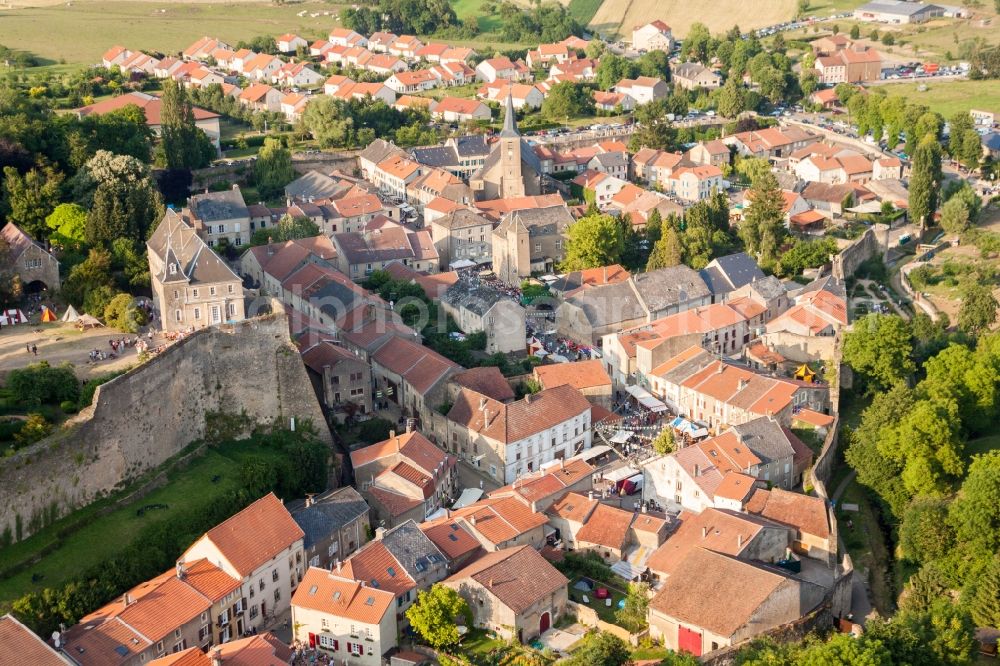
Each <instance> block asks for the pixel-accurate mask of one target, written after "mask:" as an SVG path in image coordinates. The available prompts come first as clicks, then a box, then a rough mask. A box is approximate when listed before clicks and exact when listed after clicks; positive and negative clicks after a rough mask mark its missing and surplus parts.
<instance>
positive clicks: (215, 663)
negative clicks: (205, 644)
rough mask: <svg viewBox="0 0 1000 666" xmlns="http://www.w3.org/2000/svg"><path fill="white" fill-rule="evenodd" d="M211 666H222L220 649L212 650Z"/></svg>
mask: <svg viewBox="0 0 1000 666" xmlns="http://www.w3.org/2000/svg"><path fill="white" fill-rule="evenodd" d="M212 666H222V648H218V647H216V648H213V649H212Z"/></svg>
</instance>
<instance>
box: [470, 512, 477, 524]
mask: <svg viewBox="0 0 1000 666" xmlns="http://www.w3.org/2000/svg"><path fill="white" fill-rule="evenodd" d="M469 522H470V523H472V524H473V525H475V524H476V514H472V515H471V516H469Z"/></svg>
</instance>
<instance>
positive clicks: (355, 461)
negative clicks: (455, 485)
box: [351, 431, 455, 474]
mask: <svg viewBox="0 0 1000 666" xmlns="http://www.w3.org/2000/svg"><path fill="white" fill-rule="evenodd" d="M386 458H392V459H396V458H398V459H400V460H404V461H407V462H409V463H410V464H411V465H413V466H414V467H417V468H418V469H420V470H422V471H423V472H424V473H426V474H433V473H434V472H435V470H437V469H443V470H447V469H450V468H451V467H454V466H455V458H454V456H451V455H449V454H447V453H445V452H444V451H442V450H441V449H439V448H438V447H437V446H435V445H434V444H432V443H431V441H430V440H429V439H427V438H426V437H424V436H423V435H422V434H420V433H419V432H417V431H413V432H408V433H404V434H401V435H395V436H394V437H390V438H389V439H386V440H383V441H381V442H378V443H376V444H372V445H371V446H366V447H363V448H360V449H355V450H354V451H351V465H352V466H353V467H354V469H355V470H358V469H360V468H362V467H364V466H366V465H369V464H371V463H373V462H375V461H376V460H382V459H386Z"/></svg>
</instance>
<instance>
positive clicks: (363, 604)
mask: <svg viewBox="0 0 1000 666" xmlns="http://www.w3.org/2000/svg"><path fill="white" fill-rule="evenodd" d="M395 602H396V596H395V595H394V594H392V593H391V592H387V591H385V590H378V589H375V588H372V587H369V586H367V585H365V584H364V583H360V582H358V581H356V580H352V579H350V578H345V577H343V576H339V575H336V573H334V572H332V571H326V570H325V569H319V568H317V567H309V570H308V571H306V575H305V576H304V577H303V578H302V582H301V583H299V587H298V589H296V590H295V594H293V595H292V605H293V606H298V607H300V608H309V609H311V610H315V611H320V612H322V613H327V614H330V615H335V616H337V617H345V618H348V619H351V620H355V621H357V622H360V623H363V624H379V622H380V621H381V620H382V618H383V617H385V614H386V613H388V612H392V610H393V609H394V608H395Z"/></svg>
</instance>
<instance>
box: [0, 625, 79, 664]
mask: <svg viewBox="0 0 1000 666" xmlns="http://www.w3.org/2000/svg"><path fill="white" fill-rule="evenodd" d="M69 663H70V661H69V660H68V659H66V658H65V657H63V656H62V655H61V654H59V653H58V652H56V651H55V650H53V649H52V648H51V647H50V646H49V645H48V644H47V643H46V642H45V641H43V640H42V639H41V638H39V637H38V636H36V635H35V633H34V632H32V631H31V630H30V629H28V628H27V627H26V626H24V625H23V624H21V623H20V622H19V621H18V620H17V618H15V617H14V616H13V615H10V614H8V615H3V616H0V664H4V665H5V666H15V665H17V664H24V665H25V666H28V665H29V664H30V666H66V665H67V664H69Z"/></svg>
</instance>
